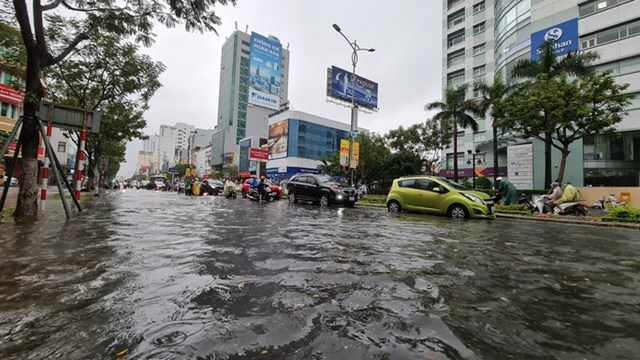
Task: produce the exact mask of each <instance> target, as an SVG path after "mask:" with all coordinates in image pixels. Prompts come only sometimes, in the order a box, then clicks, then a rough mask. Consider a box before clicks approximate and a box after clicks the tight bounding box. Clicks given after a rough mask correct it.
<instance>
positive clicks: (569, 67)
mask: <svg viewBox="0 0 640 360" xmlns="http://www.w3.org/2000/svg"><path fill="white" fill-rule="evenodd" d="M554 42H555V41H545V42H544V43H543V44H542V45H541V46H540V48H539V49H538V50H539V53H540V57H539V59H538V60H535V61H534V60H531V59H521V60H519V61H518V62H516V64H515V66H514V68H513V70H512V72H511V75H512V76H513V77H516V78H527V79H532V80H534V81H535V80H536V79H537V77H538V75H541V74H543V75H545V76H546V78H547V79H549V80H550V79H552V78H554V77H557V76H559V75H560V74H562V73H567V74H570V75H575V76H579V77H582V76H587V75H590V74H592V73H593V72H594V69H593V68H592V67H591V66H590V64H591V63H592V62H594V61H595V60H597V59H598V58H599V57H600V56H599V55H598V54H597V53H596V52H593V51H585V52H581V53H577V52H570V53H569V54H567V56H565V57H563V58H562V59H558V57H557V56H556V53H555V49H554V48H553V44H554ZM544 119H545V125H546V124H548V122H547V114H546V113H545V114H544ZM550 126H551V125H549V127H550ZM554 130H555V129H550V128H547V129H546V130H545V134H544V139H545V141H544V143H545V144H544V183H545V184H550V183H551V148H552V142H553V139H552V137H551V136H552V133H553V131H554Z"/></svg>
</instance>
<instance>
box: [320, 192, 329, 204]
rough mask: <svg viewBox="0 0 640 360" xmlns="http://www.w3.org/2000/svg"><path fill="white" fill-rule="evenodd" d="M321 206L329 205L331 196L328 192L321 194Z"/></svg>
mask: <svg viewBox="0 0 640 360" xmlns="http://www.w3.org/2000/svg"><path fill="white" fill-rule="evenodd" d="M319 202H320V206H329V196H327V194H322V195H320V201H319Z"/></svg>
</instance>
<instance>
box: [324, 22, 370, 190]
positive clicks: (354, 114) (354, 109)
mask: <svg viewBox="0 0 640 360" xmlns="http://www.w3.org/2000/svg"><path fill="white" fill-rule="evenodd" d="M333 28H334V29H335V30H336V31H337V32H338V33H340V35H342V37H343V38H344V39H345V40H347V42H348V43H349V46H351V49H352V50H353V52H352V53H351V64H352V65H353V73H352V75H351V76H352V77H351V128H350V129H351V130H350V132H349V168H350V169H351V185H353V184H354V183H353V173H354V170H355V168H356V164H355V159H354V154H353V153H354V151H353V150H354V141H355V132H356V130H357V129H358V105H357V104H356V86H355V84H356V64H358V51H368V52H374V51H376V49H368V48H361V47H360V46H359V45H358V44H357V43H356V41H355V40H354V41H353V42H351V40H349V38H347V36H346V35H345V34H343V33H342V30H341V29H340V27H339V26H338V24H333Z"/></svg>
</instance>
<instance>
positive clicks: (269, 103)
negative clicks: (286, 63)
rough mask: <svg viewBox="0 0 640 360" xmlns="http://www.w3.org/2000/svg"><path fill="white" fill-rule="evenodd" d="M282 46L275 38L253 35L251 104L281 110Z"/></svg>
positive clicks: (250, 65) (250, 85)
mask: <svg viewBox="0 0 640 360" xmlns="http://www.w3.org/2000/svg"><path fill="white" fill-rule="evenodd" d="M281 67H282V45H281V44H280V42H279V41H278V39H276V38H275V37H268V38H267V37H264V36H262V35H260V34H258V33H255V32H253V33H251V60H250V62H249V72H250V75H251V78H250V82H249V103H251V104H254V105H258V106H263V107H266V108H269V109H274V110H278V109H279V108H280V83H281V81H280V73H281V72H282V71H281V70H282V69H281Z"/></svg>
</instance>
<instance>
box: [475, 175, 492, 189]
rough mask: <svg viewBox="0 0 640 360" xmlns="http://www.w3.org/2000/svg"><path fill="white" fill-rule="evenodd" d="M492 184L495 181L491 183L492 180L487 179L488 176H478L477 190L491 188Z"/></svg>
mask: <svg viewBox="0 0 640 360" xmlns="http://www.w3.org/2000/svg"><path fill="white" fill-rule="evenodd" d="M492 186H493V183H491V180H489V179H487V177H486V176H480V177H479V178H476V190H477V189H491V187H492Z"/></svg>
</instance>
